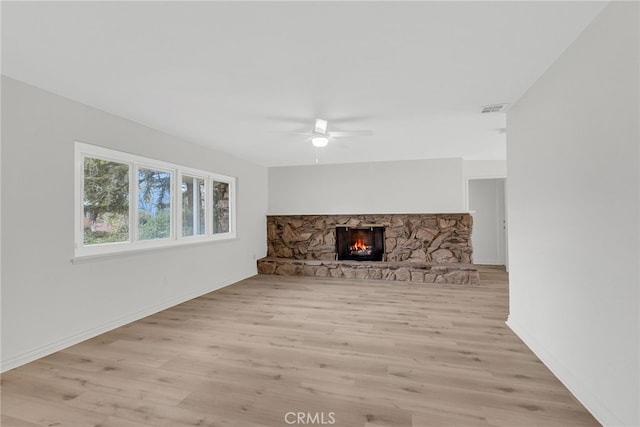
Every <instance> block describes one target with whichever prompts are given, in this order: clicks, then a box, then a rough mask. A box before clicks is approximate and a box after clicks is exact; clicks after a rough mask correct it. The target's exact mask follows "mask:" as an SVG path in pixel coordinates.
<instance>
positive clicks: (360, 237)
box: [336, 226, 384, 261]
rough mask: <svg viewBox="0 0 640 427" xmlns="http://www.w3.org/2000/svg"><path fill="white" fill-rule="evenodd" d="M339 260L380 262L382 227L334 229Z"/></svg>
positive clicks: (382, 241)
mask: <svg viewBox="0 0 640 427" xmlns="http://www.w3.org/2000/svg"><path fill="white" fill-rule="evenodd" d="M336 252H337V253H338V259H339V260H354V261H382V256H383V255H384V226H373V227H336Z"/></svg>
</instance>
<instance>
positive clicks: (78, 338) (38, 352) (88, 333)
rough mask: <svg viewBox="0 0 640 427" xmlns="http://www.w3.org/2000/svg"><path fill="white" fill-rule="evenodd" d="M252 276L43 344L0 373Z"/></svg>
mask: <svg viewBox="0 0 640 427" xmlns="http://www.w3.org/2000/svg"><path fill="white" fill-rule="evenodd" d="M251 276H252V275H248V276H245V277H240V278H237V279H235V280H232V281H230V282H228V283H223V284H222V285H219V286H214V287H211V288H205V289H200V290H198V291H195V292H190V293H188V294H184V295H181V296H179V297H176V298H172V299H169V300H167V301H163V302H161V303H159V304H155V305H152V306H150V307H147V308H145V309H143V310H140V311H137V312H135V313H131V314H128V315H126V316H123V317H120V318H118V319H115V320H112V321H110V322H107V323H104V324H102V325H99V326H96V327H93V328H90V329H87V330H85V331H82V332H80V333H77V334H74V335H70V336H68V337H66V338H63V339H60V340H57V341H53V342H51V343H49V344H45V345H43V346H41V347H38V348H35V349H33V350H30V351H27V352H25V353H22V354H19V355H17V356H13V357H10V358H8V359H6V360H3V361H2V363H1V367H0V372H6V371H8V370H11V369H14V368H17V367H18V366H22V365H25V364H27V363H29V362H33V361H34V360H37V359H40V358H42V357H45V356H48V355H50V354H51V353H55V352H56V351H60V350H64V349H65V348H67V347H70V346H72V345H75V344H78V343H80V342H82V341H86V340H88V339H90V338H93V337H96V336H98V335H100V334H103V333H105V332H109V331H111V330H113V329H116V328H119V327H120V326H124V325H126V324H128V323H131V322H134V321H136V320H140V319H142V318H144V317H147V316H150V315H152V314H155V313H158V312H160V311H162V310H166V309H168V308H171V307H173V306H176V305H178V304H182V303H183V302H186V301H189V300H192V299H194V298H197V297H199V296H202V295H205V294H208V293H209V292H213V291H215V290H218V289H222V288H224V287H226V286H229V285H232V284H234V283H237V282H239V281H241V280H244V279H246V278H248V277H251Z"/></svg>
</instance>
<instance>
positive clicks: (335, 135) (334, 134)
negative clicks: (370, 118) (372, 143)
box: [329, 130, 373, 138]
mask: <svg viewBox="0 0 640 427" xmlns="http://www.w3.org/2000/svg"><path fill="white" fill-rule="evenodd" d="M372 135H373V131H370V130H350V131H344V132H329V136H330V137H332V138H345V137H349V136H372Z"/></svg>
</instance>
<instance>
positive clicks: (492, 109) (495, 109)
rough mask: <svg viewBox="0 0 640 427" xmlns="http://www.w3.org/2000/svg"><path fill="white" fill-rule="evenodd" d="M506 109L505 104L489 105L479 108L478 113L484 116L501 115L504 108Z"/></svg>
mask: <svg viewBox="0 0 640 427" xmlns="http://www.w3.org/2000/svg"><path fill="white" fill-rule="evenodd" d="M506 107H507V104H491V105H483V106H482V107H480V108H481V111H480V113H482V114H486V113H502V112H504V110H505V108H506Z"/></svg>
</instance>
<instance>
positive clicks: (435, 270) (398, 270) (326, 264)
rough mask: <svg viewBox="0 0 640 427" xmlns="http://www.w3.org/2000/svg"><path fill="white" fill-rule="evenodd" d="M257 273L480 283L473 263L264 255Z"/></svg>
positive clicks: (420, 281)
mask: <svg viewBox="0 0 640 427" xmlns="http://www.w3.org/2000/svg"><path fill="white" fill-rule="evenodd" d="M258 273H260V274H279V275H282V276H316V277H345V278H355V279H374V280H399V281H403V282H417V283H446V284H461V285H477V284H478V282H479V277H478V270H477V269H476V268H475V267H474V266H472V265H470V264H428V263H411V262H386V261H381V262H377V261H322V260H298V259H287V258H262V259H261V260H260V262H259V263H258Z"/></svg>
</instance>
